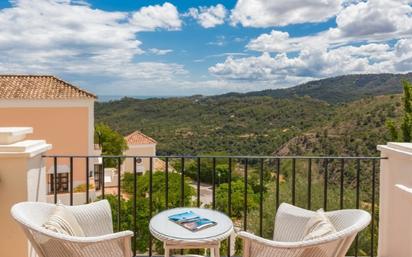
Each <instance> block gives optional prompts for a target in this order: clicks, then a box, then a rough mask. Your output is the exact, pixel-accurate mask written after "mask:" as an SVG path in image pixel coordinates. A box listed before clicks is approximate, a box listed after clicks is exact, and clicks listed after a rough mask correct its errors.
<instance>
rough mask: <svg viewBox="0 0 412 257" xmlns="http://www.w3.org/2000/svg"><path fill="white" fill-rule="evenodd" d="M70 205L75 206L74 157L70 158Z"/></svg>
mask: <svg viewBox="0 0 412 257" xmlns="http://www.w3.org/2000/svg"><path fill="white" fill-rule="evenodd" d="M70 205H73V157H72V156H71V157H70Z"/></svg>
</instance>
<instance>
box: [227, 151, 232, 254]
mask: <svg viewBox="0 0 412 257" xmlns="http://www.w3.org/2000/svg"><path fill="white" fill-rule="evenodd" d="M228 164H229V167H228V168H229V174H228V184H229V187H228V191H227V193H228V203H227V205H228V206H227V211H228V215H229V218H231V217H232V158H230V157H229V163H228ZM230 247H231V246H230V237H229V238H228V240H227V256H228V257H230Z"/></svg>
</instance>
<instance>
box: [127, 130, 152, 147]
mask: <svg viewBox="0 0 412 257" xmlns="http://www.w3.org/2000/svg"><path fill="white" fill-rule="evenodd" d="M125 139H126V142H127V144H129V145H145V144H156V143H157V142H156V140H154V139H153V138H151V137H148V136H146V135H145V134H143V133H142V132H140V131H137V130H136V131H135V132H133V133H132V134H130V135H128V136H126V137H125Z"/></svg>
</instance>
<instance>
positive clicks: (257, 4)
mask: <svg viewBox="0 0 412 257" xmlns="http://www.w3.org/2000/svg"><path fill="white" fill-rule="evenodd" d="M340 8H341V0H288V1H267V0H238V1H237V3H236V6H235V8H234V9H233V10H232V14H231V16H230V17H231V21H232V24H234V25H235V24H239V23H240V24H241V25H242V26H244V27H270V26H285V25H288V24H298V23H305V22H322V21H325V20H327V19H329V18H331V17H333V16H335V15H336V14H337V13H338V11H339V10H340Z"/></svg>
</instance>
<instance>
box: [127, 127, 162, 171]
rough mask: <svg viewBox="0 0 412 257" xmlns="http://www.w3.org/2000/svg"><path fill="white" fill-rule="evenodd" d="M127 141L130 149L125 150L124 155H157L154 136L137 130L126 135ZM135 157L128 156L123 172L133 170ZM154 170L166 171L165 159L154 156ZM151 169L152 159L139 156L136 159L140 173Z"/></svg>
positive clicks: (137, 169)
mask: <svg viewBox="0 0 412 257" xmlns="http://www.w3.org/2000/svg"><path fill="white" fill-rule="evenodd" d="M125 140H126V142H127V146H128V147H129V149H128V150H126V151H125V152H124V155H130V156H141V157H145V156H156V145H157V142H156V140H154V139H153V138H151V137H149V136H147V135H145V134H143V133H142V132H140V131H135V132H133V133H131V134H130V135H128V136H126V137H125ZM133 161H134V160H133V158H126V160H125V161H124V162H123V166H122V172H133V169H134V165H133ZM152 165H153V166H152V169H153V171H158V170H161V171H164V169H165V166H166V165H165V163H164V161H162V160H160V159H158V158H153V162H152ZM148 170H150V159H149V158H137V159H136V171H137V172H138V173H140V174H143V173H144V172H146V171H148Z"/></svg>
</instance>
